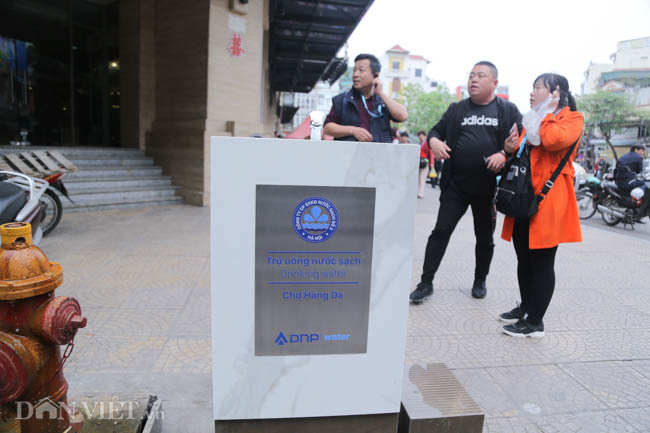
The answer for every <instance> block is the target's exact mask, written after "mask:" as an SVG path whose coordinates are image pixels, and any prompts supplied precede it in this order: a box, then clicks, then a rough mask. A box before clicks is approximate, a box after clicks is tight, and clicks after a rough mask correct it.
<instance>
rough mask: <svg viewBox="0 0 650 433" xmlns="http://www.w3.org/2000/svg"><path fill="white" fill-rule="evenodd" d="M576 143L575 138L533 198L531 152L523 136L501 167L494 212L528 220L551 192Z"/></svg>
mask: <svg viewBox="0 0 650 433" xmlns="http://www.w3.org/2000/svg"><path fill="white" fill-rule="evenodd" d="M579 140H580V138H579V137H578V140H576V141H575V143H573V144H572V145H571V147H570V148H569V150H568V151H567V153H566V155H564V157H563V158H562V161H560V164H559V165H558V166H557V168H556V169H555V171H554V172H553V174H552V175H551V177H550V179H548V180H547V181H546V182H544V187H543V188H542V190H541V191H540V192H539V194H535V189H534V188H533V182H532V180H531V176H530V151H529V150H528V146H526V136H524V138H523V140H522V141H521V144H520V145H519V151H518V152H517V154H516V155H513V156H512V157H510V158H509V159H508V160H507V161H506V163H505V165H504V166H503V171H502V172H501V173H502V174H501V178H500V179H499V181H498V186H497V192H496V207H497V210H498V211H499V212H501V213H503V214H505V215H507V216H510V217H514V218H530V217H531V216H533V215H535V214H536V213H537V209H538V207H539V203H540V202H541V201H542V200H543V199H544V197H546V195H547V194H548V192H549V191H550V190H551V188H553V183H554V182H555V180H556V179H557V177H558V176H559V175H560V172H561V171H562V168H564V166H565V164H566V163H567V161H568V160H569V157H570V156H571V153H572V152H573V149H574V148H575V147H576V145H577V144H578V141H579Z"/></svg>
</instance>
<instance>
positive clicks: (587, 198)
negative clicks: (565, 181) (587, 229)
mask: <svg viewBox="0 0 650 433" xmlns="http://www.w3.org/2000/svg"><path fill="white" fill-rule="evenodd" d="M576 199H577V200H578V214H579V215H580V219H581V220H586V219H589V218H591V217H592V216H594V214H595V213H596V210H597V207H596V202H595V201H594V195H593V194H592V193H591V191H589V190H588V189H581V190H578V192H576Z"/></svg>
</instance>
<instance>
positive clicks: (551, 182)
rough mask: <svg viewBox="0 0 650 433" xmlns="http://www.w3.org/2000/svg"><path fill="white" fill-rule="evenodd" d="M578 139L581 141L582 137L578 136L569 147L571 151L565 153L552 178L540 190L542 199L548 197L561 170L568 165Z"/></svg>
mask: <svg viewBox="0 0 650 433" xmlns="http://www.w3.org/2000/svg"><path fill="white" fill-rule="evenodd" d="M578 141H580V137H578V139H577V140H576V141H575V142H574V143H573V144H572V145H571V147H570V148H569V151H568V152H567V153H566V155H564V158H562V161H560V164H559V165H558V166H557V168H556V169H555V171H554V172H553V174H552V175H551V178H550V179H549V180H547V181H546V182H545V183H544V187H543V188H542V190H541V191H540V192H539V195H538V197H539V199H540V200H542V199H543V198H544V197H546V194H548V192H549V191H550V190H551V188H553V185H554V183H555V180H556V179H557V177H558V176H559V175H560V172H561V171H562V169H563V168H564V166H565V165H566V163H567V161H568V160H569V158H570V157H571V154H572V153H573V149H575V147H576V145H577V144H578Z"/></svg>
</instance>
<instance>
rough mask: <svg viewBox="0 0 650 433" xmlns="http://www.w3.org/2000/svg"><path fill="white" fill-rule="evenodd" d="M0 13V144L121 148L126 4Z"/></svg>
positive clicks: (60, 0) (97, 1)
mask: <svg viewBox="0 0 650 433" xmlns="http://www.w3.org/2000/svg"><path fill="white" fill-rule="evenodd" d="M0 8H1V9H2V11H0V145H7V144H10V142H11V141H18V140H21V139H22V137H21V133H22V134H23V135H24V134H26V135H27V140H28V141H30V142H31V144H33V145H45V146H50V145H55V146H57V145H58V146H61V145H72V146H76V145H104V146H118V145H119V141H120V125H119V119H120V116H119V109H120V103H119V97H120V91H119V86H120V84H119V46H118V40H119V38H118V35H119V28H118V26H119V2H118V1H114V0H93V1H90V0H14V1H6V2H3V5H2V6H0Z"/></svg>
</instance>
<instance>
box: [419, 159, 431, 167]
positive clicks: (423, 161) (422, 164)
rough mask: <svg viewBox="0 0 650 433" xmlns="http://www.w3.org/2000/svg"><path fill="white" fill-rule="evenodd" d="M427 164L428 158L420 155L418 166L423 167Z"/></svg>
mask: <svg viewBox="0 0 650 433" xmlns="http://www.w3.org/2000/svg"><path fill="white" fill-rule="evenodd" d="M427 164H429V159H428V158H422V157H420V168H425V167H426V166H427Z"/></svg>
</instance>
